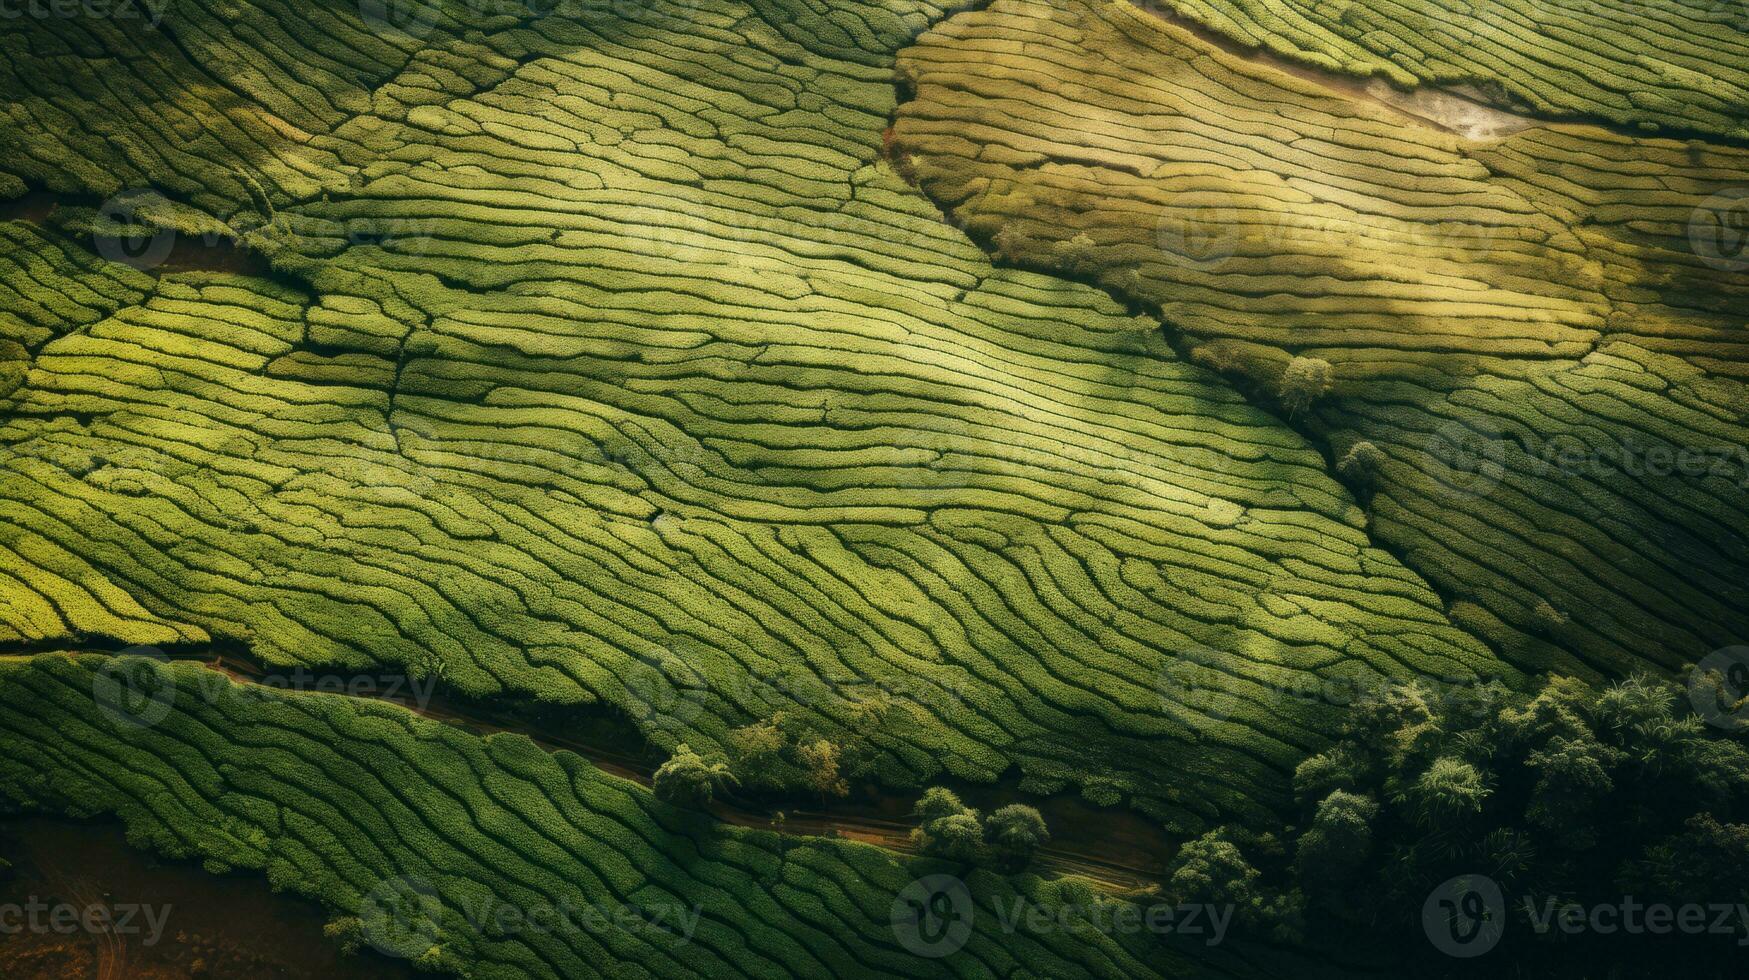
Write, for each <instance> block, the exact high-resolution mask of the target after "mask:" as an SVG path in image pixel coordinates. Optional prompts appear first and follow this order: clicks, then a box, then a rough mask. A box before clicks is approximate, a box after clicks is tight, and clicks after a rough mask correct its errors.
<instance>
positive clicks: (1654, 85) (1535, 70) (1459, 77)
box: [1159, 0, 1749, 140]
mask: <svg viewBox="0 0 1749 980" xmlns="http://www.w3.org/2000/svg"><path fill="white" fill-rule="evenodd" d="M1159 6H1160V7H1161V8H1162V9H1168V10H1171V11H1173V12H1174V13H1177V14H1180V15H1182V16H1184V17H1188V18H1190V19H1192V20H1194V21H1197V22H1198V23H1201V24H1203V25H1205V26H1207V27H1209V28H1210V29H1212V30H1214V31H1217V32H1219V33H1220V34H1222V35H1224V36H1225V37H1227V38H1230V39H1231V40H1233V41H1235V42H1237V43H1238V44H1240V45H1243V46H1245V47H1247V48H1253V49H1262V50H1267V51H1270V52H1274V53H1276V54H1279V55H1281V56H1283V57H1287V58H1291V59H1293V60H1295V61H1298V62H1300V63H1302V64H1306V65H1309V66H1312V67H1316V68H1320V69H1324V70H1327V71H1332V72H1340V73H1344V74H1351V75H1361V76H1376V77H1379V78H1384V79H1388V80H1389V81H1390V82H1391V84H1393V85H1396V86H1400V87H1404V88H1408V87H1412V86H1416V85H1464V86H1466V87H1468V88H1469V89H1470V90H1471V91H1472V92H1474V93H1475V94H1477V95H1479V96H1481V97H1483V98H1486V99H1489V100H1490V101H1493V102H1495V103H1496V104H1500V105H1519V106H1524V107H1527V108H1529V109H1531V110H1533V111H1536V112H1538V113H1541V114H1544V115H1550V116H1557V117H1563V118H1582V119H1599V120H1605V121H1608V122H1612V123H1615V124H1617V125H1620V126H1624V127H1632V128H1634V129H1639V130H1646V131H1651V132H1656V131H1660V130H1663V131H1675V132H1677V133H1690V132H1692V133H1699V134H1703V135H1708V136H1724V137H1730V138H1732V139H1738V140H1741V139H1743V138H1744V137H1746V136H1749V128H1746V123H1749V115H1746V111H1745V106H1746V105H1749V102H1746V99H1749V34H1746V33H1745V32H1746V29H1749V9H1745V8H1744V7H1743V6H1742V5H1741V4H1738V3H1732V2H1726V3H1709V2H1705V0H1696V2H1690V0H1679V2H1672V3H1656V4H1646V3H1632V2H1628V0H1500V2H1492V0H1463V2H1458V3H1438V2H1429V0H1408V2H1402V0H1365V2H1359V3H1340V4H1330V3H1317V2H1311V0H1247V2H1233V0H1162V2H1161V3H1160V4H1159Z"/></svg>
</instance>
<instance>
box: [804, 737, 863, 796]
mask: <svg viewBox="0 0 1749 980" xmlns="http://www.w3.org/2000/svg"><path fill="white" fill-rule="evenodd" d="M840 757H841V751H840V749H839V748H838V743H836V742H832V741H828V740H826V739H823V738H817V739H815V740H813V741H812V742H804V743H802V744H800V745H798V746H796V761H797V762H799V763H800V764H801V767H802V776H803V778H804V779H805V780H806V781H807V784H808V788H809V789H811V790H813V791H814V792H816V793H819V794H820V795H821V796H845V795H848V794H849V793H850V784H849V783H847V782H845V781H844V777H843V776H840V775H839V773H838V761H839V759H840Z"/></svg>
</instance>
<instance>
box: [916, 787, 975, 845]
mask: <svg viewBox="0 0 1749 980" xmlns="http://www.w3.org/2000/svg"><path fill="white" fill-rule="evenodd" d="M911 814H912V816H915V817H917V818H918V819H919V820H921V821H922V822H923V826H921V827H918V828H917V829H916V830H913V831H911V840H912V841H914V842H915V843H916V844H917V849H918V850H920V851H922V852H923V853H925V854H928V855H931V856H933V857H941V858H947V859H948V860H950V861H972V860H976V859H977V858H979V857H980V856H982V855H983V853H984V825H983V824H981V823H979V822H978V811H976V810H974V809H972V808H971V807H968V806H966V805H965V804H964V803H961V802H960V798H959V797H958V796H956V795H955V794H954V792H953V790H950V789H946V788H944V787H941V786H931V787H929V788H928V789H926V790H924V791H923V796H922V798H921V799H919V800H918V801H917V805H916V806H915V807H913V808H912V810H911Z"/></svg>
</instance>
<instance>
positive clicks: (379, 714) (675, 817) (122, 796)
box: [0, 654, 1255, 980]
mask: <svg viewBox="0 0 1749 980" xmlns="http://www.w3.org/2000/svg"><path fill="white" fill-rule="evenodd" d="M0 709H3V710H0V789H3V791H4V798H5V799H6V800H7V801H9V802H10V803H11V804H12V805H13V806H15V807H16V806H24V807H29V808H35V807H42V808H46V809H48V810H49V811H51V812H65V813H72V814H77V815H97V814H104V815H109V814H114V815H116V816H119V817H120V818H121V819H122V820H123V821H124V822H125V824H126V826H127V829H128V838H129V840H130V842H132V843H133V844H135V845H136V846H140V847H145V848H149V849H151V850H152V851H154V852H156V853H159V854H162V855H166V856H169V857H173V858H182V859H196V860H201V861H203V862H205V864H206V865H207V867H208V868H209V869H211V870H214V871H226V870H231V869H236V870H243V871H248V872H265V874H266V875H267V877H268V879H269V880H270V881H271V882H272V883H273V886H274V887H275V888H276V889H279V890H285V891H290V892H293V893H296V894H300V895H304V896H308V897H311V898H315V899H318V900H320V901H321V902H322V903H323V904H324V905H325V906H326V907H327V908H328V909H329V910H330V911H331V912H332V913H334V914H335V915H336V916H337V917H338V918H337V923H336V927H335V929H334V931H335V932H336V933H337V934H339V935H341V936H350V937H351V938H352V939H353V940H354V941H358V942H362V943H368V944H370V945H371V946H373V947H375V948H376V949H377V950H379V951H381V952H384V953H386V954H388V955H392V956H402V957H407V958H410V959H413V960H414V961H415V963H416V965H417V966H419V967H420V968H421V969H427V970H436V971H439V972H456V971H466V975H468V976H472V977H476V978H480V980H489V978H495V977H517V978H522V977H555V978H557V977H565V978H571V977H594V976H612V977H625V976H670V977H672V976H712V977H781V976H798V977H814V976H851V975H855V976H905V977H925V976H930V977H933V976H959V977H994V976H1016V977H1018V976H1056V977H1082V976H1107V977H1116V976H1141V975H1151V976H1244V975H1255V971H1254V970H1253V968H1251V967H1250V966H1248V965H1246V964H1245V963H1244V962H1243V961H1241V960H1238V959H1236V958H1234V957H1231V956H1228V955H1226V954H1224V953H1223V951H1222V950H1221V949H1220V948H1219V947H1211V946H1208V945H1206V943H1199V942H1198V941H1197V940H1195V939H1192V938H1191V937H1189V936H1180V937H1176V938H1175V939H1173V940H1171V942H1172V943H1174V944H1179V945H1181V946H1182V949H1178V950H1175V949H1173V948H1171V946H1170V945H1169V944H1168V941H1167V940H1165V939H1162V938H1161V936H1160V934H1159V933H1158V932H1156V933H1154V934H1149V933H1147V932H1145V931H1141V930H1108V931H1107V932H1104V933H1102V932H1101V931H1100V929H1099V928H1098V927H1097V925H1096V923H1097V922H1099V921H1100V919H1099V916H1098V915H1097V914H1085V913H1090V912H1092V911H1093V910H1096V909H1104V910H1105V911H1106V912H1113V911H1114V910H1115V909H1116V908H1118V907H1119V906H1121V905H1122V904H1123V903H1120V902H1118V901H1117V900H1115V899H1110V898H1106V897H1102V896H1099V895H1097V894H1095V893H1094V892H1092V891H1091V890H1090V889H1088V888H1087V887H1086V886H1085V885H1081V886H1075V885H1072V884H1069V883H1058V884H1052V883H1046V882H1043V881H1040V880H1039V879H1037V878H1033V877H1030V876H1029V877H1024V878H1015V879H1003V878H1000V877H997V876H995V875H993V874H990V873H988V872H976V873H973V874H970V875H968V876H967V877H966V878H965V886H964V887H963V890H961V889H956V890H955V891H953V892H951V893H949V895H950V899H951V900H952V901H954V902H956V903H963V904H957V905H956V909H955V911H956V912H957V913H958V915H959V918H957V919H955V920H954V921H953V924H952V925H950V926H949V927H948V928H949V932H948V934H947V935H945V936H938V935H934V934H927V935H925V934H921V933H919V930H918V927H917V924H916V922H915V921H908V920H907V919H906V918H905V917H904V915H902V914H900V912H902V911H903V910H904V909H905V908H906V906H905V905H904V899H905V898H906V897H907V896H909V895H911V894H912V892H913V891H914V889H913V888H912V882H914V881H916V880H917V879H918V877H919V876H920V875H924V874H929V873H935V874H953V873H955V872H957V871H960V870H961V869H958V868H956V867H954V866H950V865H944V864H940V863H936V862H918V863H914V864H909V865H907V864H903V863H901V862H900V861H899V860H897V859H896V858H895V856H894V855H892V854H891V853H890V852H885V851H882V850H880V849H877V848H873V847H868V846H866V845H861V844H852V843H840V842H834V841H829V840H823V839H818V838H807V839H792V838H783V837H780V836H779V835H776V834H772V833H768V832H764V831H753V830H745V829H741V828H732V827H727V826H724V825H722V824H719V823H716V822H715V821H713V820H711V819H709V818H707V817H702V816H699V815H697V814H691V813H687V812H685V811H680V810H676V809H674V808H671V807H668V806H666V805H664V804H661V803H658V802H656V801H655V800H654V799H653V798H652V797H651V796H650V795H649V794H648V793H647V792H646V791H644V790H643V789H642V788H640V787H638V786H636V785H635V784H632V783H629V782H626V781H623V780H619V779H615V778H613V777H610V776H606V775H603V774H602V773H600V772H599V771H597V770H596V769H594V768H593V767H592V766H590V765H589V764H588V763H587V762H585V761H583V760H582V759H580V758H578V757H577V756H574V755H572V754H570V753H568V752H560V753H556V754H548V753H546V752H544V751H542V750H541V749H539V748H537V747H536V746H535V745H534V743H532V742H530V741H529V740H528V739H526V738H523V737H521V736H514V735H494V736H490V737H486V738H478V737H475V736H473V735H470V734H467V733H465V732H462V731H461V730H459V729H456V728H452V727H449V726H446V725H442V724H438V723H436V722H431V721H426V720H423V719H419V718H417V717H415V716H413V715H412V714H410V713H408V712H406V711H405V710H403V709H400V708H396V707H391V706H387V705H384V704H381V703H378V702H369V701H358V700H354V699H348V698H345V697H343V696H338V695H327V694H314V693H309V694H286V693H275V692H269V691H265V690H263V689H261V688H247V687H242V686H238V685H235V684H232V683H230V682H228V681H226V680H224V679H223V678H222V677H219V676H218V675H216V674H213V673H211V672H208V671H206V670H205V669H204V668H201V667H199V666H197V665H194V664H177V665H163V664H159V663H157V662H154V661H151V660H147V659H143V658H126V659H123V660H120V661H115V660H110V659H108V658H105V657H99V656H81V657H77V658H74V657H69V656H64V655H60V654H48V655H42V656H38V657H34V658H26V659H18V658H6V659H5V660H0ZM1071 906H1072V907H1075V908H1078V909H1080V910H1082V911H1081V912H1077V913H1075V915H1076V916H1083V915H1084V917H1081V918H1070V919H1065V920H1062V921H1063V922H1067V923H1071V927H1069V928H1062V927H1060V925H1059V920H1058V918H1057V915H1058V913H1059V912H1060V911H1061V910H1062V909H1064V908H1065V907H1071ZM1016 908H1019V909H1023V910H1027V911H1029V912H1031V911H1032V910H1034V909H1036V912H1035V913H1033V915H1032V917H1031V918H1029V917H1028V916H1027V915H1022V916H1020V917H1019V918H1015V917H1014V915H1013V910H1014V909H1016ZM895 909H898V910H900V911H895ZM1040 922H1043V923H1045V925H1044V926H1043V927H1040V926H1039V925H1038V923H1040ZM1205 938H1206V937H1205ZM1193 957H1194V958H1193Z"/></svg>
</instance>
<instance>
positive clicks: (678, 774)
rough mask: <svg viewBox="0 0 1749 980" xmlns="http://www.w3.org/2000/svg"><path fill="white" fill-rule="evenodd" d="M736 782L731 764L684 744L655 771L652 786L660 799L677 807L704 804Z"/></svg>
mask: <svg viewBox="0 0 1749 980" xmlns="http://www.w3.org/2000/svg"><path fill="white" fill-rule="evenodd" d="M735 784H736V783H735V774H734V773H732V772H730V771H729V765H728V763H726V762H724V761H722V760H721V759H717V760H714V761H709V760H706V759H705V758H704V757H703V756H701V755H699V754H698V753H697V752H694V751H693V750H692V747H691V746H689V745H686V744H684V743H682V744H681V745H679V746H678V747H676V748H675V749H674V754H673V755H672V756H669V758H668V761H667V762H664V763H662V765H661V767H660V768H658V769H657V770H656V777H655V780H654V782H653V784H652V785H651V789H652V790H654V791H655V793H656V797H657V799H660V800H664V801H666V802H669V803H673V804H675V805H676V806H688V807H701V806H704V805H705V804H707V803H709V802H710V801H711V800H713V799H716V796H717V794H718V793H719V792H721V791H722V790H724V789H725V788H727V787H730V786H734V785H735Z"/></svg>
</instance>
